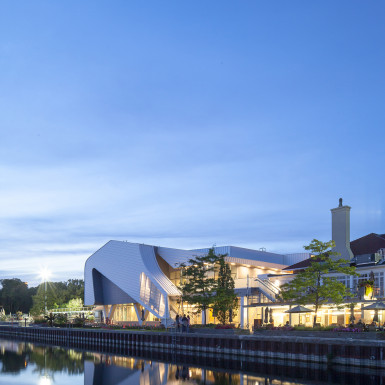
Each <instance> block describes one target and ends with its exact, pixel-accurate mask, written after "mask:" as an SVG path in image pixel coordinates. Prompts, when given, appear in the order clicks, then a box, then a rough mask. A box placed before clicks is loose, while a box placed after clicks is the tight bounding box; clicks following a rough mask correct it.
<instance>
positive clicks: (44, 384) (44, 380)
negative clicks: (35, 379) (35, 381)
mask: <svg viewBox="0 0 385 385" xmlns="http://www.w3.org/2000/svg"><path fill="white" fill-rule="evenodd" d="M51 384H52V381H51V378H50V377H49V376H47V375H44V376H43V377H40V379H39V385H51Z"/></svg>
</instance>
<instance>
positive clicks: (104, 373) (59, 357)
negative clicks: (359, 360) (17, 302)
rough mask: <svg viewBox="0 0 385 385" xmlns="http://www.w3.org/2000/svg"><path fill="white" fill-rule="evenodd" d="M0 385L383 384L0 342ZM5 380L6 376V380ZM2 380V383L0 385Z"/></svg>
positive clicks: (314, 372)
mask: <svg viewBox="0 0 385 385" xmlns="http://www.w3.org/2000/svg"><path fill="white" fill-rule="evenodd" d="M0 365H1V369H0V372H1V378H0V385H2V384H6V383H8V382H10V381H7V378H8V379H10V378H11V377H12V383H13V384H23V385H25V384H34V385H36V384H38V385H66V384H70V385H80V384H82V385H183V384H198V385H206V384H207V385H313V384H319V385H322V384H325V385H326V384H349V385H361V384H364V385H374V384H385V376H384V375H383V373H381V372H379V371H375V370H370V369H360V368H349V367H335V368H328V367H326V366H317V365H307V364H306V363H295V362H290V363H287V362H286V363H285V362H278V361H257V362H247V361H245V362H240V361H232V360H227V361H226V360H224V359H223V358H221V359H219V358H218V357H215V356H213V357H206V358H204V357H199V356H193V357H191V356H184V355H182V354H169V355H165V354H161V353H156V352H143V351H136V350H131V351H129V352H128V351H126V352H122V354H121V355H112V354H108V353H101V352H92V353H91V352H85V351H81V350H75V349H64V348H58V347H52V346H43V345H35V344H31V343H24V342H23V343H20V342H12V341H1V340H0ZM7 376H9V377H7ZM2 380H5V382H2Z"/></svg>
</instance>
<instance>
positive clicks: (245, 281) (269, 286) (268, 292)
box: [234, 277, 281, 302]
mask: <svg viewBox="0 0 385 385" xmlns="http://www.w3.org/2000/svg"><path fill="white" fill-rule="evenodd" d="M234 284H235V289H244V288H247V287H248V288H250V289H251V288H253V289H254V288H255V289H259V290H260V291H261V293H262V294H263V295H264V296H265V297H267V298H268V299H269V300H270V301H272V302H275V301H276V298H277V296H278V295H279V294H280V292H281V291H280V289H279V288H278V287H277V286H275V285H274V284H273V283H272V282H270V281H269V280H268V279H264V280H262V279H260V278H254V277H253V278H239V279H235V280H234Z"/></svg>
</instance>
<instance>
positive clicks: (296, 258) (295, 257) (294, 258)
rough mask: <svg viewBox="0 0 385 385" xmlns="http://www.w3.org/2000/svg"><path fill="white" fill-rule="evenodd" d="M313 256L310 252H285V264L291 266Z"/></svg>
mask: <svg viewBox="0 0 385 385" xmlns="http://www.w3.org/2000/svg"><path fill="white" fill-rule="evenodd" d="M310 257H311V254H310V253H293V254H285V255H284V258H285V259H284V261H285V265H288V266H291V265H294V264H295V263H298V262H301V261H304V260H305V259H309V258H310Z"/></svg>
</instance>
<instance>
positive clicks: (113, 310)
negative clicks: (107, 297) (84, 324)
mask: <svg viewBox="0 0 385 385" xmlns="http://www.w3.org/2000/svg"><path fill="white" fill-rule="evenodd" d="M115 310H116V305H111V307H110V311H109V313H108V318H109V319H110V322H111V321H112V318H113V317H114V314H115Z"/></svg>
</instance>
